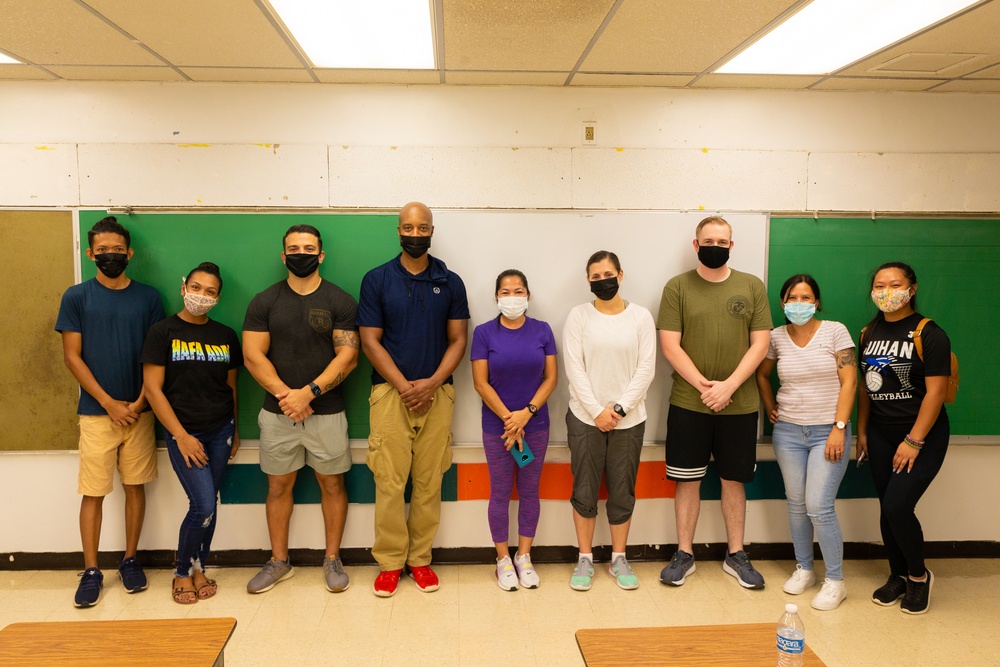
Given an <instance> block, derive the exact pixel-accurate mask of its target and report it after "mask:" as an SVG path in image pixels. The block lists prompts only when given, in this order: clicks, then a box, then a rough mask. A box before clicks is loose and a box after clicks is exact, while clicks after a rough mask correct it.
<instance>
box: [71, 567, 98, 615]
mask: <svg viewBox="0 0 1000 667" xmlns="http://www.w3.org/2000/svg"><path fill="white" fill-rule="evenodd" d="M80 577H81V579H80V585H79V586H77V587H76V597H75V598H73V606H74V607H81V608H83V607H93V606H94V605H95V604H97V601H98V600H100V599H101V589H102V588H104V575H103V574H101V571H100V570H99V569H98V568H96V567H90V568H87V569H86V570H84V571H83V572H81V573H80Z"/></svg>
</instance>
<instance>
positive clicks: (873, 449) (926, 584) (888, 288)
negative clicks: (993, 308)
mask: <svg viewBox="0 0 1000 667" xmlns="http://www.w3.org/2000/svg"><path fill="white" fill-rule="evenodd" d="M871 289H872V292H871V297H872V301H873V302H874V303H875V305H876V306H878V309H879V311H881V312H879V313H878V314H877V315H876V316H875V317H874V318H873V319H872V321H871V322H869V323H868V326H867V327H865V330H864V332H863V333H862V334H861V340H860V345H859V346H858V362H859V364H858V365H859V366H860V370H861V387H862V388H863V389H862V390H860V391H859V392H858V456H859V458H861V457H863V456H864V455H865V453H867V455H868V457H869V458H870V459H871V468H872V479H873V480H874V482H875V489H876V491H877V492H878V497H879V502H880V509H881V515H880V524H881V529H882V541H883V543H884V544H885V550H886V555H887V557H888V559H889V569H890V574H889V579H888V581H886V583H885V585H884V586H882V587H881V588H878V589H877V590H876V591H875V592H874V593H873V594H872V601H873V602H875V603H877V604H881V605H884V606H891V605H893V604H895V603H896V600H898V599H899V598H903V601H902V603H901V605H900V606H901V608H902V611H904V612H906V613H908V614H923V613H925V612H926V611H927V609H928V606H929V604H930V593H931V587H932V586H933V584H934V575H933V574H932V573H931V572H930V570H928V569H927V568H926V567H925V566H924V536H923V531H922V530H921V528H920V521H919V520H918V519H917V516H916V514H915V513H914V509H915V508H916V505H917V501H918V500H920V497H921V496H922V495H923V494H924V492H925V491H926V490H927V487H928V486H930V483H931V481H933V480H934V477H935V476H936V475H937V473H938V470H940V469H941V464H942V463H943V462H944V457H945V453H946V452H947V450H948V436H949V425H948V414H947V412H945V409H944V398H945V393H946V391H947V388H948V377H949V375H950V374H951V343H950V342H949V340H948V336H947V334H945V332H944V331H943V330H942V329H941V328H940V327H938V326H937V325H936V324H935V323H934V322H933V321H928V322H927V323H925V324H924V327H923V329H922V331H921V334H920V340H921V342H922V345H923V354H922V355H921V354H919V353H918V350H917V346H916V343H915V342H914V333H915V331H916V330H917V328H918V327H919V325H920V322H921V320H922V319H924V318H923V315H920V314H919V313H917V312H916V310H915V309H916V305H917V303H916V302H917V299H916V294H917V276H916V274H915V273H914V272H913V269H912V268H910V267H909V266H908V265H906V264H903V263H902V262H890V263H888V264H883V265H882V266H880V267H879V268H878V269H876V271H875V275H874V278H873V279H872V285H871Z"/></svg>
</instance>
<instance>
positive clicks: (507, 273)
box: [493, 269, 531, 295]
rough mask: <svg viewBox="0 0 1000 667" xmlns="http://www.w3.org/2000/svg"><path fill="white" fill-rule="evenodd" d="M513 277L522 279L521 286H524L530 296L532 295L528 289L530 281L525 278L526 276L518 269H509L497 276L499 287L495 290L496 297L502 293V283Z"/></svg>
mask: <svg viewBox="0 0 1000 667" xmlns="http://www.w3.org/2000/svg"><path fill="white" fill-rule="evenodd" d="M511 276H514V277H517V278H520V280H521V284H522V285H524V289H526V290H527V291H528V294H531V289H530V288H529V287H528V279H527V278H526V277H525V276H524V274H523V273H521V272H520V271H518V270H517V269H507V270H505V271H501V272H500V275H499V276H497V285H496V288H495V289H494V290H493V294H494V295H497V294H499V293H500V283H501V282H503V279H504V278H510V277H511Z"/></svg>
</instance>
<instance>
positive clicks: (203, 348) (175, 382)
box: [142, 262, 243, 604]
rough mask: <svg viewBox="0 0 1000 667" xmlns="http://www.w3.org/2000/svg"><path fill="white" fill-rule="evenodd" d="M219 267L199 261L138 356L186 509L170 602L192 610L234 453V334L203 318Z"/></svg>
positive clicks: (238, 360) (203, 590)
mask: <svg viewBox="0 0 1000 667" xmlns="http://www.w3.org/2000/svg"><path fill="white" fill-rule="evenodd" d="M221 292H222V277H221V276H220V275H219V267H218V266H216V265H215V264H212V263H211V262H204V263H202V264H200V265H199V266H198V268H196V269H195V270H193V271H192V272H191V273H190V274H189V275H188V277H187V278H185V279H184V283H183V285H182V286H181V294H182V295H183V296H184V308H183V309H182V310H181V311H180V312H179V313H177V314H176V315H174V316H173V317H168V318H167V319H165V320H163V321H161V322H159V323H157V324H155V325H154V326H153V327H152V328H151V329H150V330H149V334H148V335H147V336H146V344H145V345H144V346H143V349H142V365H143V382H144V386H145V390H146V398H147V400H148V401H149V404H150V406H152V408H153V412H155V413H156V417H157V419H159V420H160V423H161V424H163V439H164V440H165V441H166V445H167V453H168V454H169V455H170V464H171V465H172V466H173V469H174V472H176V473H177V478H178V479H179V480H180V482H181V486H182V487H184V492H185V493H187V496H188V501H189V502H190V507H189V509H188V512H187V515H186V516H185V517H184V520H183V521H182V522H181V528H180V536H179V540H178V545H177V567H176V569H175V571H174V581H173V598H174V601H175V602H178V603H180V604H193V603H195V602H198V601H199V600H204V599H206V598H210V597H212V596H213V595H215V593H216V591H217V590H218V586H217V585H216V583H215V582H214V581H212V580H211V579H209V578H208V577H207V576H206V575H205V561H206V560H207V558H208V554H209V549H210V548H211V545H212V537H213V535H214V534H215V522H216V515H217V514H218V512H217V511H216V497H217V496H218V492H219V484H220V483H221V481H222V473H223V471H224V470H225V469H226V464H227V463H228V462H229V460H230V459H231V458H232V457H233V456H235V455H236V450H238V449H239V446H240V441H239V435H238V434H237V432H236V373H237V371H238V369H239V367H240V366H242V365H243V351H242V349H241V348H240V341H239V338H237V336H236V332H235V331H233V330H232V329H230V328H229V327H227V326H226V325H224V324H221V323H219V322H215V321H213V320H210V319H209V318H208V311H209V310H211V309H212V307H213V306H215V304H216V303H217V302H218V300H219V294H220V293H221Z"/></svg>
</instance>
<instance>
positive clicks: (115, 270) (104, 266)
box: [94, 252, 128, 278]
mask: <svg viewBox="0 0 1000 667" xmlns="http://www.w3.org/2000/svg"><path fill="white" fill-rule="evenodd" d="M94 263H95V264H97V270H98V271H100V272H101V273H103V274H104V275H106V276H107V277H108V278H117V277H118V276H120V275H121V274H123V273H125V267H126V266H128V255H127V254H126V253H123V252H102V253H99V254H95V255H94Z"/></svg>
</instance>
